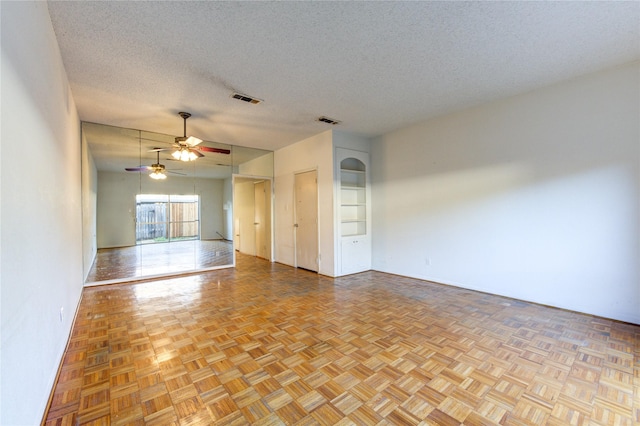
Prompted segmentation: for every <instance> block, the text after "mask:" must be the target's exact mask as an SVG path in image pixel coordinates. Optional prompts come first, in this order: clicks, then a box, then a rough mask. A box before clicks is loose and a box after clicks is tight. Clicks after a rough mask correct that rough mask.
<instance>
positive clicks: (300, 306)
mask: <svg viewBox="0 0 640 426" xmlns="http://www.w3.org/2000/svg"><path fill="white" fill-rule="evenodd" d="M237 263H238V267H237V268H236V269H222V270H217V271H212V272H208V273H203V274H200V275H193V276H188V277H180V278H174V279H166V280H160V281H151V282H143V283H137V284H126V285H125V284H118V285H111V286H103V287H92V288H86V289H85V290H84V294H83V299H82V302H81V304H80V307H79V312H78V315H77V318H76V322H75V324H74V327H73V331H72V335H71V339H70V342H69V346H68V349H67V351H66V353H65V356H64V361H63V366H62V368H61V373H60V376H59V380H58V382H57V384H56V386H55V390H54V394H53V400H52V405H51V407H50V409H49V411H48V415H47V417H46V425H51V426H53V425H107V424H112V425H125V424H127V425H128V424H131V425H143V424H147V425H169V424H176V425H178V424H179V425H248V424H252V425H389V424H391V425H460V424H464V425H469V426H480V425H497V424H500V425H629V426H631V425H638V424H639V423H640V326H636V325H630V324H625V323H620V322H616V321H611V320H607V319H602V318H597V317H593V316H589V315H583V314H578V313H573V312H567V311H563V310H558V309H553V308H548V307H543V306H539V305H535V304H530V303H524V302H520V301H516V300H512V299H508V298H502V297H497V296H492V295H488V294H482V293H476V292H472V291H467V290H462V289H456V288H453V287H448V286H443V285H437V284H432V283H428V282H422V281H418V280H413V279H409V278H403V277H398V276H393V275H388V274H383V273H378V272H366V273H362V274H357V275H352V276H348V277H343V278H339V279H331V278H327V277H322V276H319V275H317V274H314V273H311V272H308V271H304V270H296V269H293V268H290V267H287V266H283V265H278V264H270V263H268V262H267V261H264V260H259V259H255V258H251V257H246V256H242V255H239V256H238V258H237Z"/></svg>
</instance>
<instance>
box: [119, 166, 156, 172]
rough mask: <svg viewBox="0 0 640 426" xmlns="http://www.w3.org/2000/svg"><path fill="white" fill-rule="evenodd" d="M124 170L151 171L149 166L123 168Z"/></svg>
mask: <svg viewBox="0 0 640 426" xmlns="http://www.w3.org/2000/svg"><path fill="white" fill-rule="evenodd" d="M124 169H125V170H126V171H128V172H146V171H148V170H151V167H149V166H140V167H125V168H124Z"/></svg>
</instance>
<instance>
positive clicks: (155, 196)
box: [82, 123, 273, 285]
mask: <svg viewBox="0 0 640 426" xmlns="http://www.w3.org/2000/svg"><path fill="white" fill-rule="evenodd" d="M82 138H83V148H84V155H83V212H84V216H85V221H84V224H83V226H84V229H83V233H84V241H85V277H86V283H87V284H88V285H90V284H96V283H99V284H104V283H112V282H123V281H131V280H136V279H142V278H150V277H157V276H168V275H175V274H181V273H187V272H193V271H201V270H210V269H217V268H222V267H230V266H233V265H234V263H235V262H234V247H233V212H232V206H233V199H232V175H233V174H234V173H236V174H237V173H249V174H251V175H256V176H265V177H268V178H271V177H272V176H273V153H272V152H270V151H264V150H259V149H253V148H245V147H238V146H231V145H225V144H220V143H214V142H208V141H204V142H202V143H201V144H200V145H198V146H199V147H202V152H201V153H202V154H203V156H202V157H200V158H198V159H197V160H196V161H189V162H183V161H178V160H175V159H174V158H173V157H172V156H171V153H172V151H173V147H174V142H175V137H174V136H171V135H164V134H159V133H153V132H146V131H139V130H133V129H123V128H119V127H113V126H107V125H102V124H95V123H82ZM93 200H95V201H93Z"/></svg>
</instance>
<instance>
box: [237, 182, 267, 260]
mask: <svg viewBox="0 0 640 426" xmlns="http://www.w3.org/2000/svg"><path fill="white" fill-rule="evenodd" d="M271 188H272V182H271V180H270V179H266V178H258V177H247V176H234V178H233V216H234V217H233V224H234V230H233V236H234V246H235V249H236V251H238V252H240V253H243V254H248V255H251V256H257V257H260V258H263V259H266V260H269V261H272V260H273V259H272V255H271V253H272V249H271V245H272V243H271V241H272V236H271V234H272V231H271V230H272V226H271V222H272V220H271V217H272V213H271V211H272V209H271V205H272V201H271V200H272V197H271V193H272V190H271Z"/></svg>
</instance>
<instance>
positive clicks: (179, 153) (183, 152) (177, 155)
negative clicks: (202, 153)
mask: <svg viewBox="0 0 640 426" xmlns="http://www.w3.org/2000/svg"><path fill="white" fill-rule="evenodd" d="M171 156H172V157H173V158H174V159H176V160H178V161H193V160H196V159H197V158H198V156H197V155H196V153H194V152H193V151H191V150H190V149H189V148H187V147H180V148H177V149H176V150H175V151H173V152H172V153H171Z"/></svg>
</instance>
